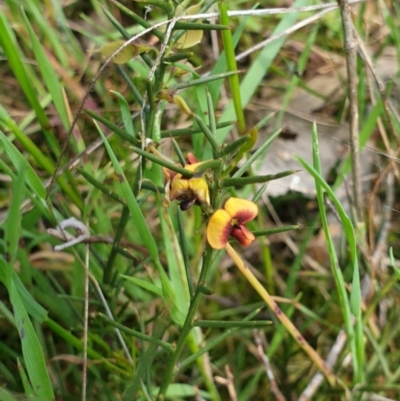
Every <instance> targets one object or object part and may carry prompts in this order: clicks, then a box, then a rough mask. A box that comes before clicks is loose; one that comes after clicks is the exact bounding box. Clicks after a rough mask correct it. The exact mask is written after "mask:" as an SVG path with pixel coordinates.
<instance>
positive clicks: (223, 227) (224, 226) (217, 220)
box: [207, 209, 232, 249]
mask: <svg viewBox="0 0 400 401" xmlns="http://www.w3.org/2000/svg"><path fill="white" fill-rule="evenodd" d="M231 223H232V217H231V216H229V214H228V213H227V212H226V211H225V210H222V209H218V210H217V211H216V212H214V214H213V215H212V216H211V217H210V220H209V221H208V225H207V241H208V243H209V244H210V246H211V247H212V248H214V249H222V248H225V246H226V244H227V243H228V238H229V235H230V233H231V231H232V224H231Z"/></svg>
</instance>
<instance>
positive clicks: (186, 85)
mask: <svg viewBox="0 0 400 401" xmlns="http://www.w3.org/2000/svg"><path fill="white" fill-rule="evenodd" d="M240 72H242V71H241V70H239V71H228V72H223V73H221V74H213V75H208V76H207V77H203V78H199V79H193V80H191V81H188V82H180V83H179V84H176V85H173V86H171V87H170V90H174V89H176V90H180V89H186V88H190V87H191V86H196V85H204V84H205V83H208V82H213V81H217V80H218V79H225V78H229V77H231V76H233V75H236V74H238V73H240Z"/></svg>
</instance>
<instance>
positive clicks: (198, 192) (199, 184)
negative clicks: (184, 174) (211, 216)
mask: <svg viewBox="0 0 400 401" xmlns="http://www.w3.org/2000/svg"><path fill="white" fill-rule="evenodd" d="M188 182H189V188H190V189H191V191H192V192H193V195H194V196H195V197H196V199H197V200H198V201H199V202H202V203H207V205H209V204H210V194H209V191H208V185H207V182H206V180H205V179H204V178H191V179H190V180H188Z"/></svg>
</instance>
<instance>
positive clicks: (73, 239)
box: [47, 217, 90, 251]
mask: <svg viewBox="0 0 400 401" xmlns="http://www.w3.org/2000/svg"><path fill="white" fill-rule="evenodd" d="M67 228H73V229H74V230H75V231H76V233H77V235H76V236H74V235H72V234H70V233H69V232H68V231H65V230H66V229H67ZM47 232H48V233H49V234H51V235H52V236H53V237H56V238H58V239H60V240H62V241H65V242H64V244H61V245H56V246H55V247H54V250H56V251H62V250H64V249H66V248H69V247H70V246H73V245H76V244H79V243H81V242H83V241H85V240H87V239H88V238H89V237H90V231H89V229H88V228H87V227H86V225H85V224H84V223H82V222H81V221H79V220H77V219H76V218H75V217H71V218H69V219H67V220H64V221H61V222H60V223H58V225H57V228H56V229H55V230H54V229H53V228H49V229H48V230H47Z"/></svg>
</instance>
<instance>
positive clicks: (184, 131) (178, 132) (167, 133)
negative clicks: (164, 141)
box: [161, 121, 235, 138]
mask: <svg viewBox="0 0 400 401" xmlns="http://www.w3.org/2000/svg"><path fill="white" fill-rule="evenodd" d="M233 124H235V121H227V122H223V123H218V124H217V129H221V128H225V127H229V126H230V125H233ZM202 132H203V131H202V130H201V129H199V128H180V129H172V130H164V131H161V138H170V137H171V136H172V137H175V138H176V137H178V136H184V135H194V134H201V133H202Z"/></svg>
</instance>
